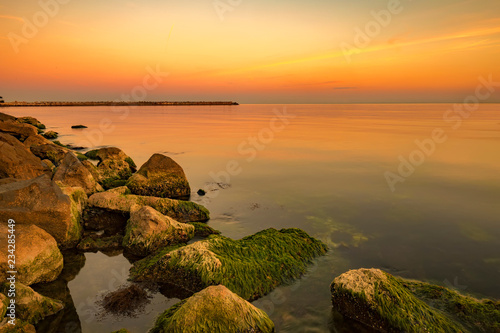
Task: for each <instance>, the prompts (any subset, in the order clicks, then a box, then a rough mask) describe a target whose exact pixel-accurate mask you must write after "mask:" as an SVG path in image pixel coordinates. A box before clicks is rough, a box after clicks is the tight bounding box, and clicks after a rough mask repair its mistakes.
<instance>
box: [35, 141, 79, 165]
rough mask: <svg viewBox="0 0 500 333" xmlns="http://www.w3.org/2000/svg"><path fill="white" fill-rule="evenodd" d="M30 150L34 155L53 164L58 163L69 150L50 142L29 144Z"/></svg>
mask: <svg viewBox="0 0 500 333" xmlns="http://www.w3.org/2000/svg"><path fill="white" fill-rule="evenodd" d="M30 150H31V152H32V153H33V154H35V156H37V157H39V158H40V159H42V160H50V161H51V162H52V163H54V165H59V164H60V163H61V161H62V160H63V158H64V156H66V154H67V153H68V152H70V150H69V149H68V148H66V147H62V146H59V145H56V144H54V143H52V142H51V143H47V144H41V145H31V147H30Z"/></svg>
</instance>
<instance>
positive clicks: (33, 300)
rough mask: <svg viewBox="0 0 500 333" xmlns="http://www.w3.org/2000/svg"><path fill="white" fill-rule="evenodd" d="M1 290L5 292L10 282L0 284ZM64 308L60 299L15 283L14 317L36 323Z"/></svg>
mask: <svg viewBox="0 0 500 333" xmlns="http://www.w3.org/2000/svg"><path fill="white" fill-rule="evenodd" d="M0 288H1V292H2V293H4V294H6V293H8V291H9V288H10V284H9V283H4V284H2V285H1V287H0ZM63 308H64V305H63V303H62V302H61V301H57V300H54V299H52V298H49V297H45V296H42V295H40V294H39V293H37V292H36V291H34V290H33V289H31V288H30V287H28V286H25V285H24V284H22V283H19V282H17V283H16V318H18V319H20V320H23V321H25V322H28V323H30V324H36V323H38V322H39V321H40V320H42V319H43V318H45V317H48V316H51V315H53V314H55V313H57V312H59V311H61V310H62V309H63Z"/></svg>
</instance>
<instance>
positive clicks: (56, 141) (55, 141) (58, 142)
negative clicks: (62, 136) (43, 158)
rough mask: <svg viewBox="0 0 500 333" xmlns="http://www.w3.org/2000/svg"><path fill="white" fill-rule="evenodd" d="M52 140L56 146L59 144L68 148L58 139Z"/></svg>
mask: <svg viewBox="0 0 500 333" xmlns="http://www.w3.org/2000/svg"><path fill="white" fill-rule="evenodd" d="M52 142H54V143H55V144H56V145H58V146H61V147H64V148H68V146H66V145H65V144H62V143H61V142H60V141H58V140H54V141H52Z"/></svg>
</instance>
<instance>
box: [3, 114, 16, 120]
mask: <svg viewBox="0 0 500 333" xmlns="http://www.w3.org/2000/svg"><path fill="white" fill-rule="evenodd" d="M16 119H17V118H16V117H14V116H11V115H10V114H6V113H3V112H0V121H6V120H11V121H15V120H16Z"/></svg>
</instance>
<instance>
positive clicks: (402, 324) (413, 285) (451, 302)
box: [330, 268, 500, 333]
mask: <svg viewBox="0 0 500 333" xmlns="http://www.w3.org/2000/svg"><path fill="white" fill-rule="evenodd" d="M330 289H331V294H332V303H333V306H334V308H335V309H336V310H338V311H339V312H340V313H341V314H343V315H344V316H346V317H349V318H352V319H355V320H357V321H359V322H361V323H363V324H365V325H368V326H371V327H373V328H375V329H376V330H378V331H381V332H408V333H417V332H500V302H493V301H490V300H483V301H479V300H477V299H473V298H471V297H467V296H463V295H460V294H459V293H457V292H456V291H452V290H450V289H447V288H444V287H440V286H436V285H431V284H428V283H423V282H419V281H412V280H405V279H402V278H398V277H394V276H392V275H390V274H388V273H386V272H384V271H381V270H379V269H364V268H361V269H356V270H351V271H348V272H346V273H344V274H342V275H340V276H338V277H337V278H335V279H334V280H333V282H332V285H331V287H330Z"/></svg>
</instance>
